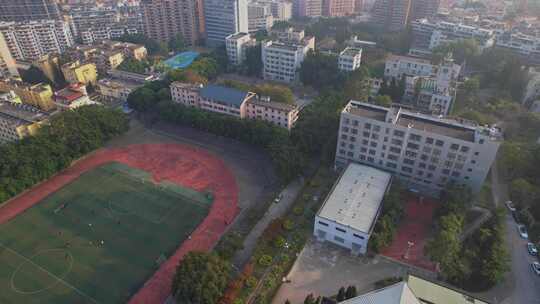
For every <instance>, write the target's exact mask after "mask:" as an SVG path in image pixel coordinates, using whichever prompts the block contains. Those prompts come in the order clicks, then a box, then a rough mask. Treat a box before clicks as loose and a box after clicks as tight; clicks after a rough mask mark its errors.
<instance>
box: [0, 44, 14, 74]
mask: <svg viewBox="0 0 540 304" xmlns="http://www.w3.org/2000/svg"><path fill="white" fill-rule="evenodd" d="M10 76H19V72H18V71H17V66H16V64H15V60H14V59H13V57H12V56H11V53H10V51H9V48H8V47H7V44H6V41H5V40H4V37H3V36H2V35H0V78H2V77H10Z"/></svg>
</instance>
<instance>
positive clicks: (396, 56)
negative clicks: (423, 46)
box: [387, 55, 431, 64]
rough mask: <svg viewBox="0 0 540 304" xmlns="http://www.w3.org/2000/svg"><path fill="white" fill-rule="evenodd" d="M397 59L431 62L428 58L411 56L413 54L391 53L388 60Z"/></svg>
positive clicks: (423, 62)
mask: <svg viewBox="0 0 540 304" xmlns="http://www.w3.org/2000/svg"><path fill="white" fill-rule="evenodd" d="M396 60H400V61H401V60H405V61H411V62H417V63H422V64H431V61H430V60H428V59H423V58H417V57H411V56H401V55H390V56H388V58H387V62H388V61H396Z"/></svg>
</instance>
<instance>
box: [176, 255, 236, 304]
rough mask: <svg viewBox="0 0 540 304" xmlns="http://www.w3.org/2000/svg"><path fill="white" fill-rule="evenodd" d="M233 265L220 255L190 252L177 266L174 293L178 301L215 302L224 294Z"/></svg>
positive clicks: (207, 303) (192, 303) (188, 303)
mask: <svg viewBox="0 0 540 304" xmlns="http://www.w3.org/2000/svg"><path fill="white" fill-rule="evenodd" d="M230 273H231V265H230V264H229V263H227V262H226V261H224V260H222V259H221V258H220V257H219V256H217V255H215V254H210V253H203V252H195V251H192V252H189V253H188V254H187V255H186V256H185V258H184V259H183V260H182V261H181V262H180V264H179V265H178V267H177V268H176V273H175V275H174V278H173V282H172V294H173V296H174V298H175V300H176V302H177V303H182V304H184V303H185V304H215V303H217V302H218V300H219V298H220V297H221V296H222V295H223V293H224V291H225V288H226V287H227V281H228V279H229V277H230Z"/></svg>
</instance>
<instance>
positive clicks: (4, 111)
mask: <svg viewBox="0 0 540 304" xmlns="http://www.w3.org/2000/svg"><path fill="white" fill-rule="evenodd" d="M48 119H49V113H46V112H44V111H41V110H39V109H38V108H36V107H33V106H30V105H27V104H23V103H22V102H21V100H20V98H19V97H18V96H17V95H15V93H13V92H9V93H1V94H0V144H3V143H7V142H11V141H16V140H20V139H23V138H25V137H27V136H32V135H35V134H36V133H37V130H38V129H39V128H40V127H41V126H42V125H44V124H46V123H47V122H48Z"/></svg>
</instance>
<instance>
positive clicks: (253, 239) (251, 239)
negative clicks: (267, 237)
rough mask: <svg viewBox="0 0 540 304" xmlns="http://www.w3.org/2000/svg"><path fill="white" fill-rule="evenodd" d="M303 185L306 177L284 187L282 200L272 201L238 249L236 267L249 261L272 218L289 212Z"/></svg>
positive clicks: (235, 259) (234, 262)
mask: <svg viewBox="0 0 540 304" xmlns="http://www.w3.org/2000/svg"><path fill="white" fill-rule="evenodd" d="M303 186H304V179H303V178H298V179H296V180H294V181H293V182H291V183H290V184H289V185H287V187H285V189H283V191H282V192H281V194H282V195H283V198H282V199H281V201H280V202H279V203H272V205H271V206H270V208H268V210H267V211H266V213H265V214H264V215H263V217H262V218H261V220H259V222H258V223H257V224H256V225H255V227H253V229H252V230H251V232H250V233H249V234H248V235H247V236H246V238H245V239H244V248H243V249H242V250H240V251H238V252H237V253H236V254H235V256H234V258H233V264H234V265H235V266H236V267H238V268H239V269H241V268H242V267H243V266H244V265H245V264H246V263H247V262H248V261H249V258H250V257H251V255H252V254H253V249H255V246H256V245H257V241H258V239H259V238H260V237H261V235H262V234H263V232H264V230H265V229H266V227H267V226H268V224H270V222H272V220H274V219H277V218H279V217H282V216H284V215H285V214H286V213H287V211H288V210H289V209H290V207H291V205H292V204H293V203H294V201H295V200H296V197H297V196H298V194H299V193H300V191H301V190H302V187H303Z"/></svg>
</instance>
